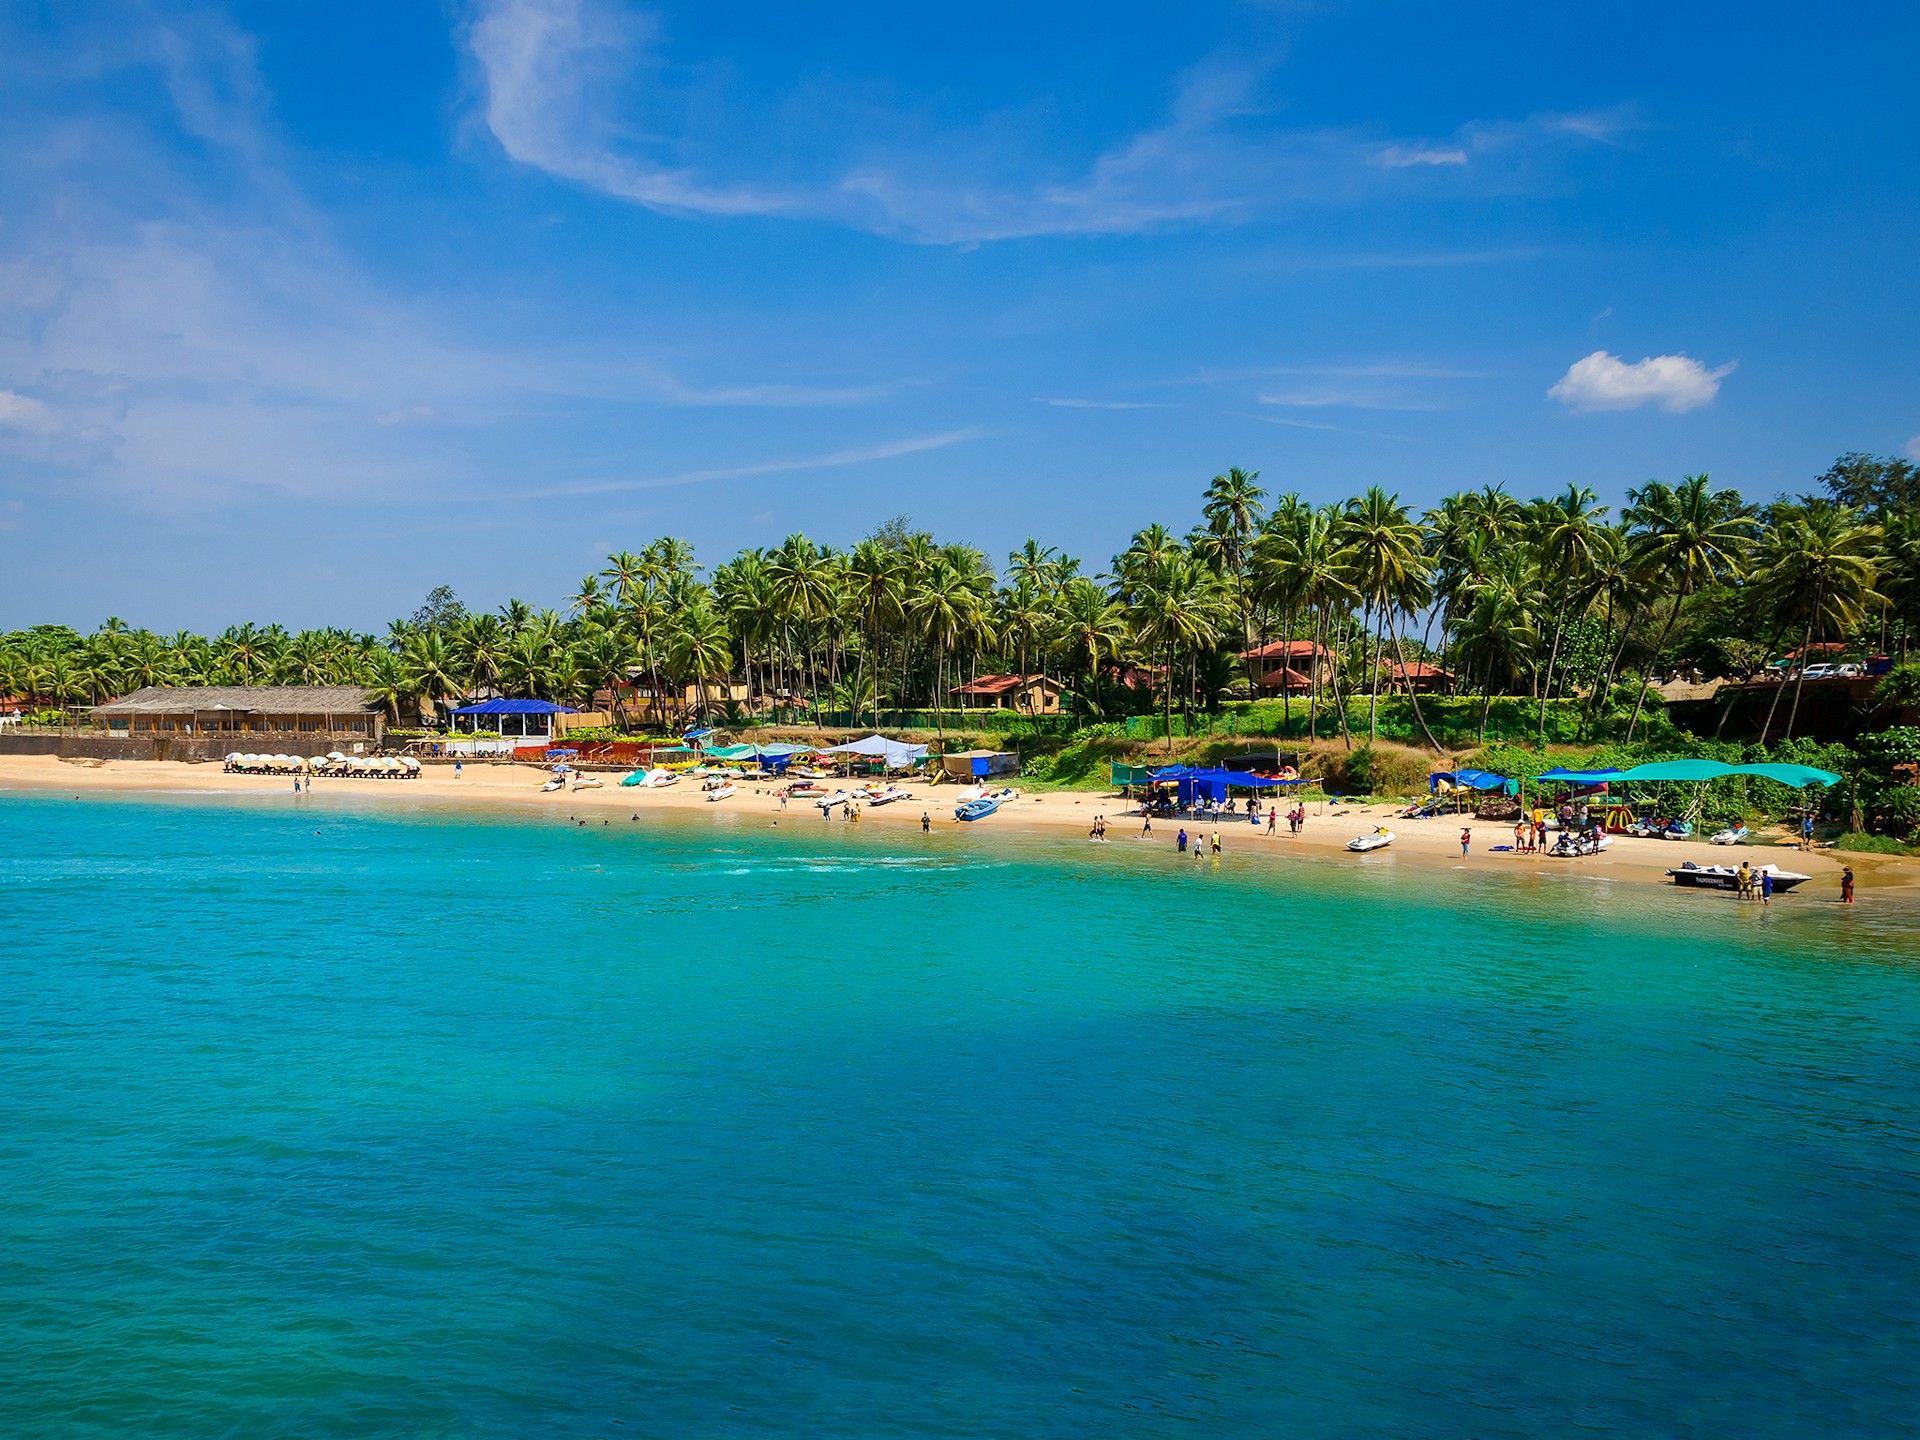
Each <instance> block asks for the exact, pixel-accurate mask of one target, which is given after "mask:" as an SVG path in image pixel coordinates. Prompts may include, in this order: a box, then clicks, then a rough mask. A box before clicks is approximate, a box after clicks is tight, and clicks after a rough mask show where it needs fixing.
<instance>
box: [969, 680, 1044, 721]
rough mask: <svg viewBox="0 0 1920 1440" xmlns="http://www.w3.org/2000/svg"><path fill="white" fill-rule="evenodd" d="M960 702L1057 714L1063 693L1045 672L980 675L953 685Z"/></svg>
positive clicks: (1026, 711)
mask: <svg viewBox="0 0 1920 1440" xmlns="http://www.w3.org/2000/svg"><path fill="white" fill-rule="evenodd" d="M951 693H952V694H955V695H958V696H959V697H960V703H961V704H963V705H965V704H969V703H978V704H983V705H989V706H993V707H996V708H999V709H1006V710H1019V711H1021V712H1023V713H1025V714H1028V715H1058V714H1059V713H1060V698H1061V696H1062V695H1064V694H1065V693H1066V690H1065V687H1064V686H1062V685H1061V684H1060V682H1059V681H1058V680H1055V679H1053V678H1051V677H1050V676H1046V675H982V676H981V677H980V678H979V679H977V680H973V681H971V682H969V683H968V684H965V685H956V686H954V687H953V690H952V692H951Z"/></svg>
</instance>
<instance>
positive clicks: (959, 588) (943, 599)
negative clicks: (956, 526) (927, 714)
mask: <svg viewBox="0 0 1920 1440" xmlns="http://www.w3.org/2000/svg"><path fill="white" fill-rule="evenodd" d="M905 604H906V612H907V616H908V618H909V619H910V620H911V621H912V622H913V623H914V625H915V626H917V627H918V628H919V631H920V633H921V634H922V635H923V636H924V637H925V638H926V641H927V643H928V644H929V645H931V646H932V647H933V654H934V661H933V677H934V678H933V687H934V696H933V699H934V710H933V715H934V727H935V729H936V730H937V731H938V732H939V733H940V735H941V736H942V738H943V739H944V737H945V735H946V720H945V715H946V699H947V656H948V655H949V654H950V653H951V652H952V651H953V649H954V647H955V646H956V645H958V644H959V643H960V640H961V638H962V637H963V636H965V635H966V634H967V633H968V632H969V631H970V630H973V629H975V628H977V627H978V626H979V624H980V622H981V619H982V616H981V605H980V594H979V591H978V590H977V589H976V588H975V585H974V583H973V577H972V576H970V575H967V574H965V573H963V572H962V571H961V570H960V569H959V568H958V567H957V566H955V565H954V564H953V561H952V558H951V557H949V556H947V555H936V556H935V557H934V558H933V560H932V561H931V562H929V564H928V566H927V569H926V572H925V574H923V575H921V576H919V577H918V578H917V579H916V580H915V582H914V583H913V585H912V587H911V588H910V589H909V590H908V591H907V593H906V600H905Z"/></svg>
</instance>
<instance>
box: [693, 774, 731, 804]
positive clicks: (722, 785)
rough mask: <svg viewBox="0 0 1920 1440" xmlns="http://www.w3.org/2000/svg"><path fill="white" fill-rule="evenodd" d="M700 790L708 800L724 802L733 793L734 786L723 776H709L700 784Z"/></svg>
mask: <svg viewBox="0 0 1920 1440" xmlns="http://www.w3.org/2000/svg"><path fill="white" fill-rule="evenodd" d="M700 790H701V793H703V794H704V795H705V796H706V798H707V799H709V800H725V799H727V798H728V797H729V796H731V795H732V794H733V793H734V784H733V781H731V780H729V779H727V778H726V777H725V776H724V775H709V776H708V777H707V778H706V779H705V780H703V781H701V782H700Z"/></svg>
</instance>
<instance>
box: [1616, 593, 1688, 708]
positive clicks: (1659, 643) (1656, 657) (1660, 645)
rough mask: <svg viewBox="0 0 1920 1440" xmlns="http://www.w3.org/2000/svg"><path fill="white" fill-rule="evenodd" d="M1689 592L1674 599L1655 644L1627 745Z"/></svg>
mask: <svg viewBox="0 0 1920 1440" xmlns="http://www.w3.org/2000/svg"><path fill="white" fill-rule="evenodd" d="M1686 600H1687V592H1686V591H1685V590H1684V589H1683V590H1681V591H1680V593H1679V594H1677V595H1675V596H1674V597H1673V609H1672V611H1671V612H1670V613H1669V614H1668V615H1667V623H1666V625H1665V626H1664V627H1663V628H1662V629H1661V631H1660V638H1659V639H1658V640H1656V641H1654V642H1653V654H1652V655H1650V656H1649V657H1648V658H1647V669H1646V673H1645V674H1643V675H1642V676H1641V677H1640V689H1639V690H1638V691H1637V692H1636V693H1635V695H1634V697H1633V718H1632V719H1630V720H1628V721H1627V743H1628V744H1629V745H1631V744H1632V743H1633V728H1634V726H1636V725H1638V724H1639V723H1640V707H1641V706H1643V705H1645V704H1646V702H1647V686H1649V685H1651V684H1652V683H1653V669H1654V666H1656V665H1658V664H1659V663H1660V652H1661V651H1663V650H1665V649H1666V648H1667V637H1668V636H1669V635H1671V634H1672V633H1673V623H1674V621H1676V620H1678V619H1679V618H1680V607H1681V606H1682V605H1684V604H1685V603H1686Z"/></svg>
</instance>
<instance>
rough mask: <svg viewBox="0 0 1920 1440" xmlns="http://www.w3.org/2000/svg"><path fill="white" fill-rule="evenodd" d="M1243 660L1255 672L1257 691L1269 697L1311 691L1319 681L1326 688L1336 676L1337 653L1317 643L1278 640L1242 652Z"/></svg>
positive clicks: (1253, 673) (1254, 679) (1254, 682)
mask: <svg viewBox="0 0 1920 1440" xmlns="http://www.w3.org/2000/svg"><path fill="white" fill-rule="evenodd" d="M1240 658H1241V659H1242V660H1244V661H1246V662H1247V665H1248V667H1249V669H1250V670H1251V672H1252V675H1253V688H1254V689H1255V690H1256V691H1264V692H1267V693H1269V694H1276V695H1277V694H1279V693H1281V692H1282V691H1287V690H1311V689H1312V688H1313V684H1314V681H1315V680H1316V679H1317V680H1318V681H1319V682H1320V683H1321V684H1322V685H1324V684H1326V683H1327V680H1328V679H1329V677H1331V676H1332V674H1333V651H1331V650H1329V649H1327V647H1326V646H1324V645H1322V644H1320V643H1318V642H1317V641H1313V640H1274V641H1270V642H1269V643H1267V644H1265V645H1262V646H1260V647H1259V648H1258V649H1256V650H1243V651H1241V652H1240Z"/></svg>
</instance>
